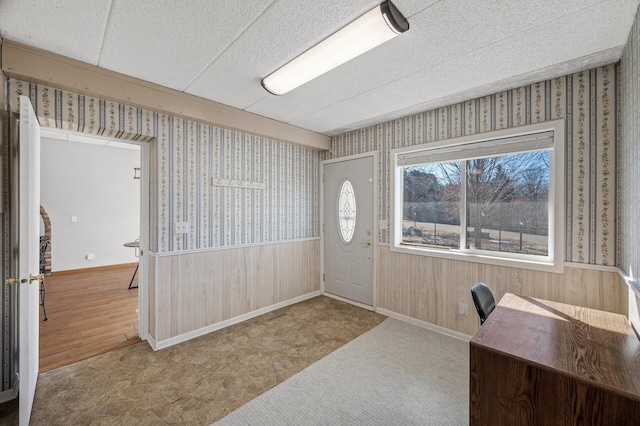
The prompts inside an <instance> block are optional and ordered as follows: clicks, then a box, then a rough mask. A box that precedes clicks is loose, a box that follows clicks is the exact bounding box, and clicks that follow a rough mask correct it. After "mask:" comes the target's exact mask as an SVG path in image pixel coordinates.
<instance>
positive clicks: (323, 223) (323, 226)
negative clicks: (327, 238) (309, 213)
mask: <svg viewBox="0 0 640 426" xmlns="http://www.w3.org/2000/svg"><path fill="white" fill-rule="evenodd" d="M322 232H324V223H323V224H322Z"/></svg>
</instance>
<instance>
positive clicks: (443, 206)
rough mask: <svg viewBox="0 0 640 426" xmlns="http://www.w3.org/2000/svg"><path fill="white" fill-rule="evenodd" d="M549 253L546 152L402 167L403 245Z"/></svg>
mask: <svg viewBox="0 0 640 426" xmlns="http://www.w3.org/2000/svg"><path fill="white" fill-rule="evenodd" d="M462 176H465V182H464V184H465V192H466V198H465V200H464V202H465V203H466V204H465V206H466V218H465V221H464V223H466V232H467V245H466V248H468V249H476V250H491V251H508V252H513V253H523V254H535V255H547V254H548V252H549V251H548V250H549V241H548V235H549V221H548V208H549V151H546V150H542V151H534V152H524V153H516V154H507V155H497V156H493V157H483V158H475V159H471V160H466V161H461V162H441V163H432V164H422V165H417V166H410V167H405V168H404V169H403V177H404V203H403V207H404V215H403V219H404V220H403V239H402V241H403V243H405V244H417V245H426V246H436V247H443V248H460V241H461V238H460V225H461V213H460V201H461V187H462V183H463V182H462Z"/></svg>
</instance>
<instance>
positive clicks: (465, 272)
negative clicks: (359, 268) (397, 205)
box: [376, 245, 625, 336]
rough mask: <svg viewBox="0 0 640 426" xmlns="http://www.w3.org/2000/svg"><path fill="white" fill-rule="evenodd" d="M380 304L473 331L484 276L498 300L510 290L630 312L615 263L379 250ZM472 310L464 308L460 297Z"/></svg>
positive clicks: (475, 325) (420, 318)
mask: <svg viewBox="0 0 640 426" xmlns="http://www.w3.org/2000/svg"><path fill="white" fill-rule="evenodd" d="M377 253H378V254H377V267H376V270H377V295H378V307H379V308H382V309H385V310H387V311H391V312H394V313H398V314H401V315H405V316H408V317H411V318H415V319H417V320H420V321H424V322H427V323H430V324H434V325H437V326H440V327H444V328H447V329H450V330H454V331H457V332H460V333H463V334H466V335H469V336H473V335H474V334H475V333H476V331H477V330H478V328H479V326H480V324H479V321H478V316H477V315H476V312H475V308H474V305H473V300H472V299H471V287H472V286H473V285H474V284H475V283H477V282H478V281H482V282H484V283H486V284H487V285H488V286H489V287H490V288H491V290H492V292H493V294H494V296H495V299H496V303H497V302H498V301H499V300H500V299H501V298H502V296H503V295H504V294H505V293H515V294H519V295H523V296H531V297H537V298H541V299H547V300H554V301H557V302H562V303H568V304H571V305H578V306H583V307H586V308H592V309H599V310H603V311H609V312H614V313H623V314H624V313H625V312H624V310H623V307H621V306H620V304H621V303H620V301H621V295H620V293H621V284H620V278H619V274H618V272H617V270H615V268H609V269H610V270H605V269H606V268H602V270H599V269H593V268H591V269H584V268H578V267H571V266H565V268H564V273H562V274H558V273H551V272H540V271H534V270H531V269H519V268H508V267H504V266H496V265H486V264H481V263H471V262H463V261H456V260H449V259H442V258H435V257H429V256H420V255H411V254H406V253H397V252H392V251H391V250H390V249H389V246H383V245H379V246H378V250H377ZM461 302H462V303H465V304H466V305H467V314H466V316H463V315H459V314H458V307H459V303H461Z"/></svg>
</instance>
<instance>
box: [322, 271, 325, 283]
mask: <svg viewBox="0 0 640 426" xmlns="http://www.w3.org/2000/svg"><path fill="white" fill-rule="evenodd" d="M324 280H325V279H324V273H323V274H322V281H324Z"/></svg>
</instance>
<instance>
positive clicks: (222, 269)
mask: <svg viewBox="0 0 640 426" xmlns="http://www.w3.org/2000/svg"><path fill="white" fill-rule="evenodd" d="M150 257H151V258H152V259H151V261H150V266H151V267H152V269H153V270H152V271H150V277H153V280H152V281H150V282H154V281H155V286H154V285H150V289H149V307H150V309H149V310H150V315H151V317H153V318H150V319H149V334H150V336H151V340H152V344H154V342H155V347H156V348H161V347H165V346H169V345H171V344H174V343H178V342H179V341H182V340H187V339H188V338H191V337H195V336H196V335H199V334H204V333H205V332H206V330H209V329H211V330H212V329H213V328H214V326H215V325H216V324H219V323H222V322H224V321H227V320H230V319H233V318H238V317H242V316H243V315H247V314H250V313H252V312H256V311H259V310H260V309H264V308H267V307H270V306H274V305H277V304H279V303H283V302H286V301H289V300H295V299H296V298H300V297H303V296H305V295H308V294H311V293H314V292H318V291H319V290H320V240H319V239H312V240H302V241H295V242H286V243H279V244H269V245H256V246H249V247H239V248H229V249H220V250H208V251H197V252H191V253H184V254H180V253H171V254H155V255H152V256H150ZM163 342H164V343H163Z"/></svg>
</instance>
